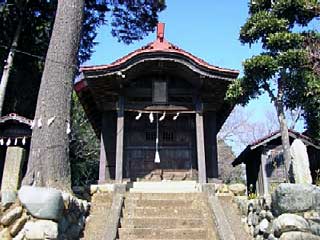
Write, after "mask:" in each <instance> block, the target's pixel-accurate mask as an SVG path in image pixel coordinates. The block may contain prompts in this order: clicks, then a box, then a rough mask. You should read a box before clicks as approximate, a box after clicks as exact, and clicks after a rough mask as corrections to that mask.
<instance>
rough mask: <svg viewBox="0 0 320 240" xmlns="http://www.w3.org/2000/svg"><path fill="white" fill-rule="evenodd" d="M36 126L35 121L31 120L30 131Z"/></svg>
mask: <svg viewBox="0 0 320 240" xmlns="http://www.w3.org/2000/svg"><path fill="white" fill-rule="evenodd" d="M35 126H36V120H32V123H31V127H30V128H31V129H34V127H35Z"/></svg>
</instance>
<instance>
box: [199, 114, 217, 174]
mask: <svg viewBox="0 0 320 240" xmlns="http://www.w3.org/2000/svg"><path fill="white" fill-rule="evenodd" d="M203 115H204V139H205V156H206V172H207V178H218V174H219V173H218V156H217V127H216V113H215V112H213V111H210V112H205V113H204V114H203Z"/></svg>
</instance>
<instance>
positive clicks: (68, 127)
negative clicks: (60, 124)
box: [67, 122, 71, 135]
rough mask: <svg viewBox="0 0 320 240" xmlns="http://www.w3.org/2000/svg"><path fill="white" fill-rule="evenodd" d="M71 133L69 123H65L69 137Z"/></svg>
mask: <svg viewBox="0 0 320 240" xmlns="http://www.w3.org/2000/svg"><path fill="white" fill-rule="evenodd" d="M70 133H71V128H70V123H69V122H68V123H67V134H68V135H69V134H70Z"/></svg>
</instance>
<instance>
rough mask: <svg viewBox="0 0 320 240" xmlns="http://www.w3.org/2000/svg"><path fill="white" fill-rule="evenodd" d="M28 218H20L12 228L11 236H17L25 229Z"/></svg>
mask: <svg viewBox="0 0 320 240" xmlns="http://www.w3.org/2000/svg"><path fill="white" fill-rule="evenodd" d="M27 220H28V217H27V216H22V217H21V218H19V219H18V220H17V221H16V222H15V223H14V224H13V225H12V226H11V229H10V234H11V236H13V237H14V236H16V235H17V234H18V232H19V231H20V230H21V229H22V228H23V226H24V224H25V223H26V222H27Z"/></svg>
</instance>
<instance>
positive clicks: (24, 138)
mask: <svg viewBox="0 0 320 240" xmlns="http://www.w3.org/2000/svg"><path fill="white" fill-rule="evenodd" d="M22 145H26V137H23V138H22Z"/></svg>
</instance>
